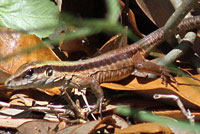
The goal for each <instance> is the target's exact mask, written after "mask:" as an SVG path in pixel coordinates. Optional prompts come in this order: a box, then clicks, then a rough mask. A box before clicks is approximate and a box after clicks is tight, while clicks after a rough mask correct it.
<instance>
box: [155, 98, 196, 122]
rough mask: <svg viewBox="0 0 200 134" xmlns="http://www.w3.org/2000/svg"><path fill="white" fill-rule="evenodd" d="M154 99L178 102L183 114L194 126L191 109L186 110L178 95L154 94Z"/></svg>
mask: <svg viewBox="0 0 200 134" xmlns="http://www.w3.org/2000/svg"><path fill="white" fill-rule="evenodd" d="M153 98H154V99H172V100H174V101H176V103H177V105H178V107H179V108H180V110H181V112H182V113H183V114H184V115H185V116H186V118H187V119H188V120H189V121H190V124H191V125H194V123H195V121H194V117H195V116H194V115H192V114H191V112H190V110H189V109H187V110H186V109H185V107H184V105H183V103H182V102H181V100H180V98H179V97H178V96H176V95H164V94H154V96H153Z"/></svg>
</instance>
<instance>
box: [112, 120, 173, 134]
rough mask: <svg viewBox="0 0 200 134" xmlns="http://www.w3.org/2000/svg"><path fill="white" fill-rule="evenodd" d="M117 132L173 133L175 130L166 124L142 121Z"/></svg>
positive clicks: (119, 133) (126, 133)
mask: <svg viewBox="0 0 200 134" xmlns="http://www.w3.org/2000/svg"><path fill="white" fill-rule="evenodd" d="M115 133H116V134H134V133H147V134H148V133H149V134H152V133H164V134H172V133H173V132H172V131H171V130H170V129H169V128H168V127H166V126H164V125H160V124H156V123H142V124H136V125H131V126H129V127H127V128H124V129H121V130H119V129H118V130H117V131H116V132H115Z"/></svg>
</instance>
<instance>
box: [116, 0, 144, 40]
mask: <svg viewBox="0 0 200 134" xmlns="http://www.w3.org/2000/svg"><path fill="white" fill-rule="evenodd" d="M119 2H120V5H121V7H122V13H121V14H122V15H121V16H122V23H123V24H124V25H127V26H129V27H130V29H132V30H133V32H134V33H136V34H137V35H138V36H139V37H141V38H142V37H144V36H143V35H142V34H141V32H140V31H139V30H138V28H137V24H136V20H135V15H134V13H133V11H132V10H131V9H129V8H128V7H127V5H125V4H124V2H123V1H122V0H120V1H119Z"/></svg>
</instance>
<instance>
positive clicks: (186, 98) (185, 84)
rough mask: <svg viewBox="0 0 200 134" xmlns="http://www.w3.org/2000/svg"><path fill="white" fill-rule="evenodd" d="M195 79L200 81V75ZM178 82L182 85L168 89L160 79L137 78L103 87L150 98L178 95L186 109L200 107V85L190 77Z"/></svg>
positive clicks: (103, 85)
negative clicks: (157, 95)
mask: <svg viewBox="0 0 200 134" xmlns="http://www.w3.org/2000/svg"><path fill="white" fill-rule="evenodd" d="M193 77H196V78H198V79H200V75H194V76H193ZM176 80H177V82H178V83H181V84H179V85H176V84H174V83H172V84H168V86H167V87H166V86H165V85H163V84H161V80H160V79H154V80H152V79H148V78H135V79H134V80H132V81H131V82H129V83H126V84H117V83H103V84H101V86H102V87H106V88H109V89H113V90H126V91H138V92H140V93H141V94H144V95H145V96H149V97H152V96H153V95H154V94H158V93H161V94H176V95H179V96H180V97H181V98H182V99H183V103H184V105H185V106H186V107H188V108H198V107H199V106H200V83H199V82H198V81H196V80H193V79H191V78H189V77H176ZM166 102H168V103H169V104H170V103H171V104H174V105H176V103H175V102H174V101H170V100H166Z"/></svg>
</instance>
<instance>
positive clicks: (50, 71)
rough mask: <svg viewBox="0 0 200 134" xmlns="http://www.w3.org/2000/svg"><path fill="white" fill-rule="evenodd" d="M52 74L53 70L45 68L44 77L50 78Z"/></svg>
mask: <svg viewBox="0 0 200 134" xmlns="http://www.w3.org/2000/svg"><path fill="white" fill-rule="evenodd" d="M52 74H53V69H52V68H47V70H46V75H47V76H51V75H52Z"/></svg>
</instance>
